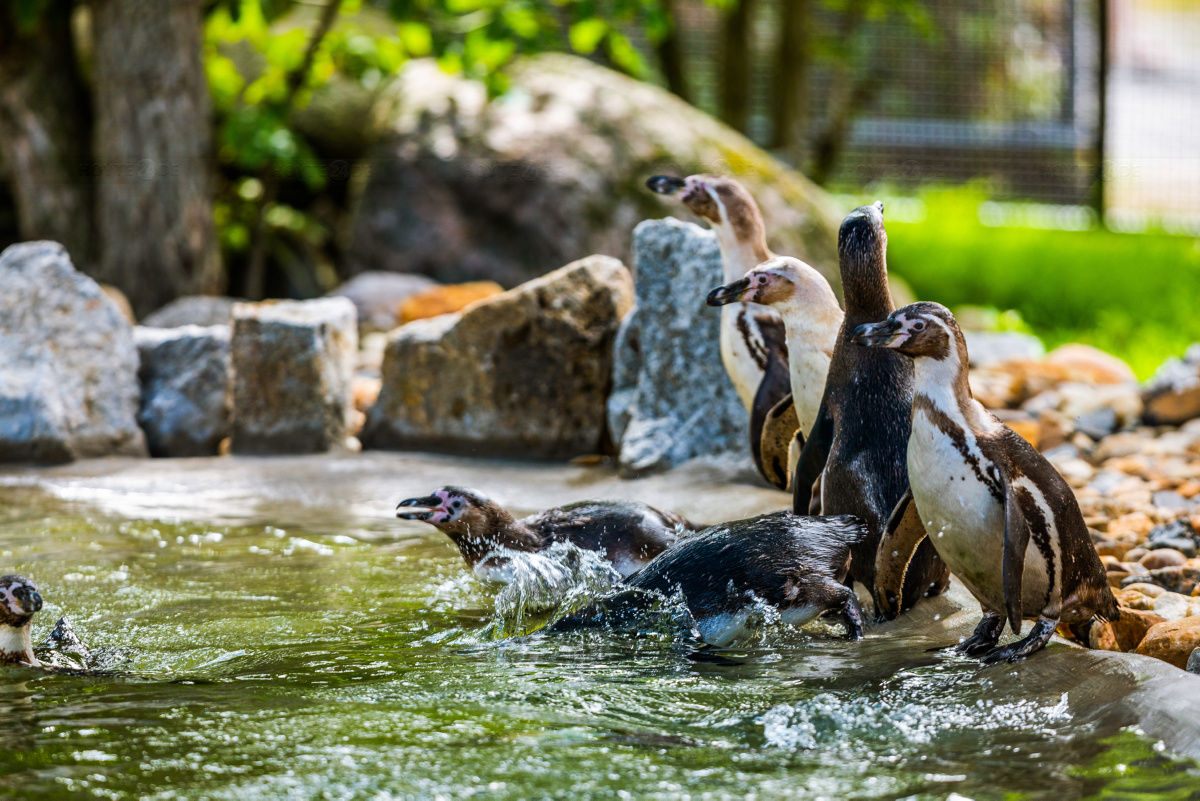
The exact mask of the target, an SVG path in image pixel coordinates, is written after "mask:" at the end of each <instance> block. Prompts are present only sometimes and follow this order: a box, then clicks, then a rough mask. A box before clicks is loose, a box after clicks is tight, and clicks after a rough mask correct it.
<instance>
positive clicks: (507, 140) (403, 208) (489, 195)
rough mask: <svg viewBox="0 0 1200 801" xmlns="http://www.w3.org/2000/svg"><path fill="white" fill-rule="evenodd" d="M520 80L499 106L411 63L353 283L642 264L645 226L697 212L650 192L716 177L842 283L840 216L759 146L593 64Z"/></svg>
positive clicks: (373, 190)
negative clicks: (638, 260)
mask: <svg viewBox="0 0 1200 801" xmlns="http://www.w3.org/2000/svg"><path fill="white" fill-rule="evenodd" d="M507 77H508V79H509V91H508V92H507V93H506V94H505V95H503V96H502V97H499V98H495V99H491V100H489V98H488V94H487V89H486V88H485V87H484V86H483V84H481V83H478V82H475V81H471V80H467V79H463V78H458V77H454V76H451V75H448V74H446V73H445V72H444V71H443V70H442V69H441V68H440V67H439V66H438V65H437V64H436V63H434V62H432V61H429V60H425V61H410V62H409V63H408V64H407V65H406V66H405V68H404V69H403V70H402V71H401V74H400V75H399V76H397V78H396V79H395V81H394V82H393V83H392V85H391V86H390V87H388V88H387V89H386V90H385V93H384V96H383V97H382V98H381V99H380V102H379V103H378V105H377V106H376V109H375V115H374V116H375V120H376V121H377V126H376V131H375V133H377V134H378V136H379V137H380V138H379V141H378V144H376V145H375V146H374V147H373V148H372V149H371V151H370V153H369V154H368V157H367V158H366V159H365V160H364V166H365V167H366V168H367V170H366V171H365V172H364V174H363V175H362V176H361V177H362V179H363V180H362V181H361V182H360V183H356V191H355V196H354V198H353V204H354V208H355V209H356V211H355V213H354V218H353V220H352V224H351V244H350V248H349V253H348V257H347V258H348V267H349V269H350V270H351V271H352V272H358V271H361V270H366V269H370V270H390V271H396V272H405V273H409V272H416V273H423V274H425V275H429V276H432V277H433V278H436V279H437V280H439V281H442V282H446V283H458V282H462V281H472V280H480V279H491V280H494V281H498V282H499V283H501V284H502V285H504V286H506V287H512V286H516V285H517V284H519V283H521V282H522V281H526V280H529V279H531V278H534V277H536V276H539V275H542V274H543V273H545V272H547V271H548V270H551V269H553V268H556V267H559V266H561V265H563V264H566V263H567V262H569V261H571V260H572V259H577V258H579V256H580V255H581V254H587V253H602V254H606V255H608V256H613V257H615V258H618V259H621V260H622V261H624V262H625V263H629V262H628V259H629V257H630V255H631V249H630V241H629V232H630V231H631V230H632V229H633V227H634V226H635V225H637V223H638V222H640V221H641V220H644V219H647V218H649V217H661V216H663V215H664V214H676V213H679V214H686V212H684V211H682V210H681V209H679V206H678V204H677V203H673V202H670V201H664V199H662V198H660V197H659V196H657V195H654V194H652V193H651V192H649V191H647V190H646V188H645V183H644V182H645V180H646V178H647V177H649V176H651V175H654V174H655V173H661V172H669V173H671V174H674V175H688V174H690V173H700V172H713V171H716V172H721V173H723V174H730V175H732V176H733V177H735V178H737V179H738V180H739V181H741V182H742V183H743V184H744V185H745V187H746V189H748V190H749V191H750V193H751V194H752V195H753V196H754V197H755V199H756V200H757V201H758V203H759V205H760V207H761V208H762V211H763V216H764V217H765V218H766V224H767V231H768V232H770V236H771V242H770V244H771V246H772V247H773V248H774V249H775V250H776V251H777V252H779V253H786V254H788V255H791V256H798V257H800V258H803V259H804V260H806V261H808V262H809V263H810V264H813V265H814V266H816V267H817V268H818V269H822V270H825V271H826V276H827V277H828V278H830V280H831V281H832V282H833V283H834V285H835V286H836V285H837V282H838V270H837V254H836V246H837V227H838V224H839V222H840V219H841V215H840V213H838V212H837V211H836V210H835V209H834V208H833V206H832V205H831V203H830V201H829V199H828V196H827V195H825V193H824V192H822V191H821V190H820V189H818V188H816V187H815V186H813V184H811V183H810V182H809V181H808V180H807V179H805V178H804V177H803V176H801V175H799V174H798V173H796V172H793V171H791V170H789V169H788V168H787V167H785V166H783V165H782V164H780V163H779V162H777V161H775V160H774V159H772V158H771V157H770V156H769V155H767V154H766V153H764V152H763V151H762V150H759V149H758V148H757V147H755V146H754V145H753V144H752V143H751V142H750V141H748V140H747V139H746V138H745V137H743V136H741V135H740V134H738V133H736V132H735V131H733V130H732V129H730V128H728V127H726V126H725V125H723V124H721V123H719V122H717V121H716V120H714V119H712V118H711V117H709V116H708V115H706V114H704V113H703V112H701V111H699V110H698V109H696V108H694V107H692V106H690V105H688V104H687V103H685V102H683V101H682V100H680V99H679V98H677V97H675V96H674V95H672V94H670V93H669V92H667V91H665V90H663V89H660V88H658V87H656V86H653V85H651V84H649V83H645V82H641V81H637V80H634V79H632V78H629V77H626V76H624V75H621V74H619V73H617V72H614V71H612V70H608V69H605V68H604V67H601V66H599V65H597V64H594V63H591V62H589V61H587V60H585V59H582V58H578V57H573V56H565V55H559V54H545V55H540V56H536V57H533V58H528V59H523V60H520V61H518V62H517V63H515V64H514V65H513V66H512V67H511V68H510V69H509V70H508V73H507ZM413 198H420V199H421V202H420V203H414V202H413ZM710 289H711V287H710Z"/></svg>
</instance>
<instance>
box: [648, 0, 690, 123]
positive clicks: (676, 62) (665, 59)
mask: <svg viewBox="0 0 1200 801" xmlns="http://www.w3.org/2000/svg"><path fill="white" fill-rule="evenodd" d="M675 8H676V6H675V0H663V11H664V13H666V15H667V19H668V21H669V24H670V26H671V29H670V31H668V32H667V35H666V36H664V37H663V39H662V41H660V42H659V43H658V44H657V45H656V46H655V49H656V50H657V51H658V61H659V65H660V66H661V68H662V73H663V78H665V79H666V81H667V88H668V89H670V90H671V91H672V92H673V93H674V94H676V95H678V96H679V97H681V98H683V99H684V100H686V101H688V102H689V103H690V102H692V98H691V92H690V91H689V90H688V85H687V79H686V77H685V73H686V70H685V68H684V65H683V48H682V47H681V46H680V43H679V23H678V21H677V19H676V17H675Z"/></svg>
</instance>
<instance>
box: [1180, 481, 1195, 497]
mask: <svg viewBox="0 0 1200 801" xmlns="http://www.w3.org/2000/svg"><path fill="white" fill-rule="evenodd" d="M1175 491H1176V492H1178V493H1179V494H1180V495H1182V496H1183V497H1185V498H1194V497H1196V496H1197V495H1200V481H1195V480H1188V481H1185V482H1183V483H1182V484H1180V485H1179V486H1178V487H1176V488H1175Z"/></svg>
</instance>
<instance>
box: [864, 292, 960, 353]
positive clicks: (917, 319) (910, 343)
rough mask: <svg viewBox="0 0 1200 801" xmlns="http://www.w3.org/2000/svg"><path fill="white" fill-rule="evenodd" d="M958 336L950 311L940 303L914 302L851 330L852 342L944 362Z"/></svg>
mask: <svg viewBox="0 0 1200 801" xmlns="http://www.w3.org/2000/svg"><path fill="white" fill-rule="evenodd" d="M960 336H961V334H959V332H958V323H957V322H956V321H955V319H954V315H953V314H951V313H950V310H949V309H947V308H946V307H945V306H943V305H941V304H940V303H928V302H921V303H913V304H910V305H908V306H905V307H904V308H902V309H896V311H894V312H892V313H891V314H889V315H888V317H887V319H886V320H884V321H882V322H879V323H866V324H865V325H860V326H859V327H858V328H856V329H854V336H853V338H852V339H853V341H854V342H855V343H856V344H858V345H862V346H864V347H868V348H892V349H893V350H898V351H900V352H901V353H903V354H905V355H906V356H911V357H913V358H931V359H939V360H940V359H945V358H947V357H948V356H950V354H951V353H952V352H953V348H954V344H953V343H954V342H955V341H956V340H957V339H958V338H959V337H960Z"/></svg>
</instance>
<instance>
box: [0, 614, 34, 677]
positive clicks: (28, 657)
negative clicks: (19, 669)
mask: <svg viewBox="0 0 1200 801" xmlns="http://www.w3.org/2000/svg"><path fill="white" fill-rule="evenodd" d="M32 628H33V622H32V621H30V622H29V623H26V624H25V625H24V626H19V627H18V626H0V665H19V664H26V665H31V666H33V667H40V666H41V664H42V663H41V662H39V661H38V659H37V657H36V656H34V655H33V638H32V635H31V630H32Z"/></svg>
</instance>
